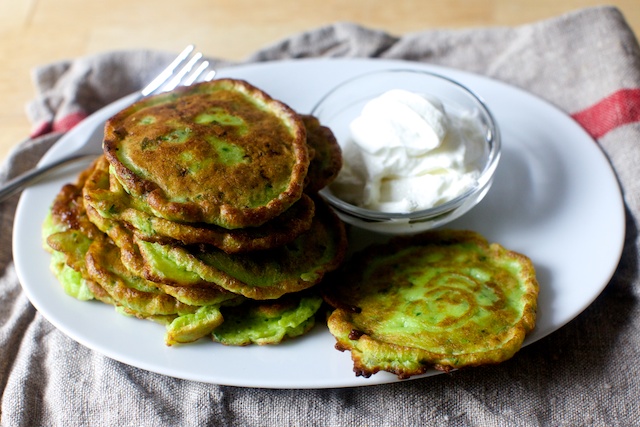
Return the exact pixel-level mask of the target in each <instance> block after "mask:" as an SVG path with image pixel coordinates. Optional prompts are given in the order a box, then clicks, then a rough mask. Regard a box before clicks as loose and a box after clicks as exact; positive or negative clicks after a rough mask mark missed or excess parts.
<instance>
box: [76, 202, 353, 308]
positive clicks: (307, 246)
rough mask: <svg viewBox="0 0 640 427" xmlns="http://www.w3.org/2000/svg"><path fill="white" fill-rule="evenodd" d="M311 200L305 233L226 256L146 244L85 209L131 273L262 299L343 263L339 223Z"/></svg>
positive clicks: (201, 248) (310, 282)
mask: <svg viewBox="0 0 640 427" xmlns="http://www.w3.org/2000/svg"><path fill="white" fill-rule="evenodd" d="M315 203H316V206H317V208H316V215H315V216H314V219H313V222H312V225H311V229H310V230H309V231H307V232H305V233H304V234H302V235H301V236H300V237H298V238H297V239H295V240H294V241H293V242H291V243H289V244H287V245H284V246H282V247H278V248H274V249H270V250H266V251H254V252H250V253H242V254H227V253H225V252H224V251H221V250H219V249H217V248H215V247H212V246H210V245H195V246H183V245H167V244H161V243H152V242H147V241H144V240H141V239H139V238H137V237H136V236H135V235H134V234H133V233H132V232H131V231H129V230H128V229H127V228H126V227H124V226H123V225H122V224H120V223H118V222H117V221H110V220H106V219H104V218H103V217H101V216H100V215H98V214H97V213H95V212H94V211H93V210H92V209H91V208H90V207H87V213H88V214H89V217H90V218H91V219H92V221H93V222H94V223H95V224H97V225H98V227H99V228H100V229H101V230H102V231H104V232H105V233H107V234H108V235H109V237H111V239H113V241H114V242H115V243H116V245H117V246H118V247H119V248H120V250H121V252H122V262H123V264H124V265H126V266H127V268H129V269H130V270H131V271H132V272H134V274H137V275H140V276H143V277H145V278H146V279H148V280H151V281H154V282H159V283H165V284H171V285H174V286H178V287H209V286H211V287H216V288H217V287H220V288H223V289H226V290H227V291H229V292H233V293H235V294H238V295H242V296H244V297H247V298H250V299H256V300H265V299H275V298H279V297H280V296H282V295H284V294H287V293H291V292H299V291H302V290H304V289H307V288H310V287H312V286H315V285H316V284H318V283H319V282H320V281H321V280H322V278H323V277H324V275H325V274H326V273H327V272H329V271H333V270H335V269H336V268H337V267H338V266H339V265H340V263H341V262H342V260H343V258H344V255H345V252H346V246H347V240H346V233H345V230H344V225H343V224H342V222H340V220H339V219H338V218H337V217H336V216H335V214H333V212H332V211H331V210H330V208H329V207H328V206H327V205H326V203H325V202H323V201H322V200H321V199H316V200H315Z"/></svg>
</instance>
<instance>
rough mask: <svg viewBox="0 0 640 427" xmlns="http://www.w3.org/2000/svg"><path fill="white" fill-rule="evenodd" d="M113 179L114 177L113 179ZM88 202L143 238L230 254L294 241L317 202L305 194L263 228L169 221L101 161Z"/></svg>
mask: <svg viewBox="0 0 640 427" xmlns="http://www.w3.org/2000/svg"><path fill="white" fill-rule="evenodd" d="M110 178H111V179H110ZM83 194H84V198H85V203H86V204H87V205H89V206H90V208H93V210H94V211H95V212H97V213H99V215H101V216H103V217H105V218H107V219H110V220H114V221H119V222H122V223H123V224H125V225H126V227H127V228H129V229H130V230H132V231H133V233H134V234H135V235H136V236H137V237H138V238H140V239H142V240H146V241H149V242H156V243H164V244H182V245H192V244H200V243H204V244H210V245H213V246H215V247H217V248H219V249H222V250H223V251H225V252H227V253H241V252H251V251H256V250H266V249H271V248H274V247H279V246H283V245H286V244H287V243H290V242H292V241H293V240H294V239H296V238H297V237H298V236H299V235H300V234H302V233H304V232H305V231H307V230H308V229H309V228H310V227H311V222H312V220H313V215H314V213H315V204H314V202H313V200H312V199H311V198H310V197H309V196H307V195H305V194H303V195H302V196H301V197H300V199H299V200H298V201H297V202H295V203H294V204H293V206H291V207H290V208H289V209H287V210H286V211H285V212H284V213H282V214H281V215H279V216H277V217H276V218H274V219H272V220H271V221H269V222H267V223H265V224H264V225H261V226H259V227H247V228H239V229H234V230H229V229H226V228H222V227H219V226H216V225H212V224H205V223H184V222H177V221H169V220H167V219H164V218H160V217H157V216H155V215H153V214H151V213H149V212H145V211H144V210H142V209H144V206H141V205H140V204H139V203H136V199H134V198H132V197H131V196H130V195H129V194H128V193H127V192H126V191H125V190H124V189H123V188H122V186H121V185H120V182H119V181H118V180H117V179H113V177H110V175H109V167H108V163H107V161H106V159H104V158H103V159H102V160H100V161H98V163H97V166H96V168H95V169H94V171H93V173H92V174H91V175H90V176H89V178H88V180H87V183H86V185H85V186H84V188H83Z"/></svg>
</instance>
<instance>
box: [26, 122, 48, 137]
mask: <svg viewBox="0 0 640 427" xmlns="http://www.w3.org/2000/svg"><path fill="white" fill-rule="evenodd" d="M49 132H51V123H49V122H40V123H38V124H36V125H35V126H34V127H33V129H31V138H37V137H39V136H42V135H46V134H48V133H49Z"/></svg>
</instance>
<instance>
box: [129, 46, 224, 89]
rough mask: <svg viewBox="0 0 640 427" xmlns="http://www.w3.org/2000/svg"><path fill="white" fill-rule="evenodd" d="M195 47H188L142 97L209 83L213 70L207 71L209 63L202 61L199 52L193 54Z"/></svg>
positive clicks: (154, 80) (213, 74)
mask: <svg viewBox="0 0 640 427" xmlns="http://www.w3.org/2000/svg"><path fill="white" fill-rule="evenodd" d="M194 50H195V46H194V45H192V44H191V45H188V46H187V47H186V48H185V49H184V50H183V51H182V52H181V53H180V54H179V55H178V56H177V57H176V59H174V60H173V62H171V64H169V66H168V67H167V68H165V69H164V70H163V71H162V72H161V73H160V74H159V75H158V77H156V78H155V79H153V81H152V82H151V83H149V84H148V85H147V86H146V87H145V88H144V89H143V90H142V95H143V96H148V95H151V94H154V93H162V92H167V91H170V90H172V89H175V88H176V87H178V86H190V85H192V84H194V83H197V82H201V81H210V80H212V79H213V78H214V77H215V74H216V72H215V70H209V61H207V60H205V59H203V55H202V53H200V52H194Z"/></svg>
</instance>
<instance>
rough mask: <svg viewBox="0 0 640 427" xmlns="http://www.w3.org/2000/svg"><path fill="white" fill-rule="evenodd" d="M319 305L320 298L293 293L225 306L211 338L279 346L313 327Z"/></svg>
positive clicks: (223, 342)
mask: <svg viewBox="0 0 640 427" xmlns="http://www.w3.org/2000/svg"><path fill="white" fill-rule="evenodd" d="M321 305H322V298H321V297H319V296H317V295H304V296H303V295H300V294H295V295H287V296H286V297H283V298H279V299H277V300H271V301H247V302H244V303H243V304H241V305H239V306H236V307H224V308H222V309H221V312H222V315H223V316H224V323H222V324H221V325H220V326H219V327H218V328H216V329H215V330H214V331H213V339H214V340H215V341H218V342H220V343H222V344H225V345H234V346H244V345H249V344H259V345H265V344H279V343H280V342H282V341H284V340H286V339H288V338H295V337H298V336H301V335H304V334H305V333H307V332H308V331H309V330H310V329H311V328H313V326H314V325H315V314H316V312H317V311H318V309H319V308H320V306H321Z"/></svg>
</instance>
